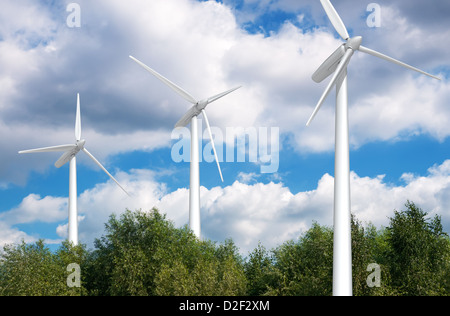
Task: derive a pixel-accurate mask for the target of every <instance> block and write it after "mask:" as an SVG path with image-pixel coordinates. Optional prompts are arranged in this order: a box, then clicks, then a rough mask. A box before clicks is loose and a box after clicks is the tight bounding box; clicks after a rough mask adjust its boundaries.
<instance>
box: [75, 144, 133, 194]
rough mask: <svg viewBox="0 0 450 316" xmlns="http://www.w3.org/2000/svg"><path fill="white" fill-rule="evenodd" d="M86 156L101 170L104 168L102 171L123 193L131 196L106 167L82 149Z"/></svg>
mask: <svg viewBox="0 0 450 316" xmlns="http://www.w3.org/2000/svg"><path fill="white" fill-rule="evenodd" d="M82 150H83V151H84V152H85V154H86V155H88V156H89V158H91V159H92V160H93V161H94V162H95V163H96V164H97V165H98V166H99V167H100V168H102V170H103V171H104V172H105V173H106V174H107V175H108V176H109V177H110V178H111V179H112V180H113V181H114V182H115V183H116V184H117V185H118V186H119V187H120V188H121V189H122V190H123V192H125V193H126V194H127V195H128V196H130V195H129V194H128V192H127V191H126V190H125V189H124V188H123V187H122V186H121V185H120V183H119V182H118V181H117V180H116V179H115V178H114V177H113V176H112V175H111V174H110V173H109V172H108V170H106V169H105V167H103V165H102V164H101V163H100V162H99V161H98V160H97V159H96V158H95V157H94V156H93V155H92V154H91V153H90V152H89V151H88V150H87V149H86V148H83V149H82ZM130 197H131V196H130Z"/></svg>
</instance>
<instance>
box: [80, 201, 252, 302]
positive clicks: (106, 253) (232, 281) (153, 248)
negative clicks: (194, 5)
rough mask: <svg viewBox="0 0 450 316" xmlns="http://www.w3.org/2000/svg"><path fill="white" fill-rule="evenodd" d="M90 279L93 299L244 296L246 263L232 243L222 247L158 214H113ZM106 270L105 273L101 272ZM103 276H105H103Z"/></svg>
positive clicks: (98, 242)
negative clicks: (109, 296) (198, 237)
mask: <svg viewBox="0 0 450 316" xmlns="http://www.w3.org/2000/svg"><path fill="white" fill-rule="evenodd" d="M96 248H97V249H96V250H95V251H94V253H93V255H92V256H91V260H90V264H89V269H88V272H87V273H88V275H89V278H90V279H92V280H93V282H92V287H90V286H89V288H88V290H89V291H90V292H91V293H92V294H93V295H133V296H138V295H189V296H194V295H202V296H205V295H209V296H212V295H243V294H245V291H246V290H245V287H246V280H245V276H244V273H243V269H242V259H241V258H240V256H239V254H238V250H237V248H236V246H235V245H234V244H233V242H232V241H227V242H225V244H224V245H220V246H216V245H215V244H214V243H211V242H209V241H199V240H198V239H197V238H196V237H195V236H194V235H193V233H192V232H191V231H190V230H189V229H187V227H183V228H175V227H174V225H173V224H172V223H171V222H170V221H168V220H166V218H165V216H164V215H161V214H160V213H159V212H158V210H153V211H151V212H142V211H138V212H131V211H127V212H125V213H124V214H122V215H121V217H120V219H117V218H116V216H111V217H110V219H109V222H108V223H107V224H106V235H105V236H103V237H102V238H101V239H100V240H97V241H96ZM99 270H103V272H101V271H99ZM99 272H101V273H99Z"/></svg>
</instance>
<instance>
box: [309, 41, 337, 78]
mask: <svg viewBox="0 0 450 316" xmlns="http://www.w3.org/2000/svg"><path fill="white" fill-rule="evenodd" d="M344 55H345V44H342V45H340V46H339V47H338V48H337V49H336V50H335V51H334V52H333V54H331V55H330V57H328V58H327V59H326V60H325V61H324V62H323V63H322V65H320V67H319V68H318V69H317V70H316V72H315V73H314V74H313V75H312V79H313V80H314V81H315V82H317V83H319V82H322V81H323V80H325V78H328V76H330V75H331V74H332V73H333V72H335V71H336V68H337V67H338V65H339V63H340V62H341V60H342V57H344Z"/></svg>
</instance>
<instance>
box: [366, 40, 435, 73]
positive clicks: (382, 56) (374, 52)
mask: <svg viewBox="0 0 450 316" xmlns="http://www.w3.org/2000/svg"><path fill="white" fill-rule="evenodd" d="M359 50H360V51H361V52H363V53H366V54H369V55H372V56H375V57H378V58H381V59H384V60H387V61H390V62H392V63H394V64H397V65H399V66H402V67H405V68H408V69H410V70H414V71H417V72H419V73H421V74H424V75H426V76H428V77H431V78H434V79H437V80H441V78H439V77H436V76H433V75H431V74H429V73H427V72H425V71H422V70H420V69H418V68H416V67H413V66H410V65H408V64H405V63H404V62H401V61H399V60H396V59H394V58H392V57H389V56H386V55H384V54H382V53H379V52H377V51H374V50H372V49H370V48H367V47H364V46H360V47H359Z"/></svg>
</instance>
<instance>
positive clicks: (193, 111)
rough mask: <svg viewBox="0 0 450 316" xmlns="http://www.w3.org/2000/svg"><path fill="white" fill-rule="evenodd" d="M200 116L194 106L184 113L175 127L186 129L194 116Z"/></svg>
mask: <svg viewBox="0 0 450 316" xmlns="http://www.w3.org/2000/svg"><path fill="white" fill-rule="evenodd" d="M199 114H200V111H199V110H197V107H196V106H195V105H194V106H193V107H191V108H190V109H189V111H187V112H186V114H184V115H183V117H182V118H181V119H180V120H179V121H178V122H177V124H175V128H176V127H186V126H187V125H188V124H189V123H190V122H191V120H192V118H193V117H194V116H197V115H199Z"/></svg>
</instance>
